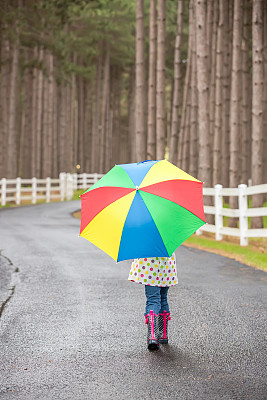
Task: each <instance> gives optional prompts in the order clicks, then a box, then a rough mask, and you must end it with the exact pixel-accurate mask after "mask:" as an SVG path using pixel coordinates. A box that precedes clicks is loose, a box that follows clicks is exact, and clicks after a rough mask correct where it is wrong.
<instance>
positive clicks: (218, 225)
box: [214, 184, 223, 240]
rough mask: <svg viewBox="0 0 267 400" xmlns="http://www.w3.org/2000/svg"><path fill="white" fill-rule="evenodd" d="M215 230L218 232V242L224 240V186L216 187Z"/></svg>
mask: <svg viewBox="0 0 267 400" xmlns="http://www.w3.org/2000/svg"><path fill="white" fill-rule="evenodd" d="M214 188H215V230H216V240H222V238H223V235H222V233H221V229H222V227H223V216H222V208H223V197H222V194H221V192H222V185H219V184H218V185H215V187H214Z"/></svg>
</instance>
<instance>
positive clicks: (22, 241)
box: [0, 201, 267, 400]
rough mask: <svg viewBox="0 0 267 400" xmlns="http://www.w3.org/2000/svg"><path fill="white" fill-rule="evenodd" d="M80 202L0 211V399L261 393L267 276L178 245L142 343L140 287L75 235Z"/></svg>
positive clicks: (257, 399)
mask: <svg viewBox="0 0 267 400" xmlns="http://www.w3.org/2000/svg"><path fill="white" fill-rule="evenodd" d="M78 208H79V202H78V201H74V202H65V203H53V204H47V205H46V204H43V205H37V206H28V207H21V208H16V209H3V210H0V251H1V256H0V282H1V283H0V301H1V302H2V304H3V306H2V308H1V318H0V324H1V326H0V341H1V348H0V399H1V400H2V399H3V400H4V399H8V400H11V399H16V400H17V399H18V400H19V399H24V400H39V399H40V400H50V399H51V400H52V399H53V400H54V399H56V400H57V399H59V400H61V399H62V400H63V399H64V400H67V399H71V400H72V399H73V400H79V399H86V400H87V399H100V400H102V399H103V400H105V399H182V400H189V399H196V400H199V399H204V400H209V399H210V400H216V399H220V400H221V399H223V400H228V399H229V400H230V399H242V400H243V399H253V400H261V399H262V400H263V399H266V398H267V392H266V390H267V388H266V343H267V342H266V313H265V308H264V307H265V304H264V302H265V301H266V278H265V277H266V275H265V274H264V273H263V272H262V271H258V270H255V269H253V268H251V267H247V266H245V265H242V264H240V263H237V262H235V261H233V260H230V259H227V258H224V257H221V256H217V255H214V254H209V253H207V252H202V251H199V250H195V249H190V248H186V247H182V246H181V247H180V248H179V249H178V251H177V252H176V256H177V263H178V270H179V280H180V284H179V286H176V287H174V288H171V289H170V291H169V293H170V296H169V298H170V305H171V311H172V321H171V322H170V328H169V336H170V344H169V346H161V350H160V351H159V352H157V353H149V352H148V351H147V350H146V343H145V340H146V326H145V324H144V317H143V312H144V303H145V298H144V288H143V286H142V285H137V284H135V283H132V282H128V281H127V277H128V272H129V265H130V263H129V262H122V263H119V264H117V265H116V264H115V262H114V261H113V260H112V259H111V258H109V257H108V256H106V255H105V254H104V253H103V252H101V251H100V250H98V249H97V248H96V247H94V246H93V245H91V244H90V243H89V242H87V241H86V240H85V239H82V238H79V237H78V233H79V221H78V220H76V219H74V218H72V216H71V213H72V212H73V211H74V210H76V209H78ZM8 287H9V288H10V289H9V290H7V288H8ZM1 302H0V304H1Z"/></svg>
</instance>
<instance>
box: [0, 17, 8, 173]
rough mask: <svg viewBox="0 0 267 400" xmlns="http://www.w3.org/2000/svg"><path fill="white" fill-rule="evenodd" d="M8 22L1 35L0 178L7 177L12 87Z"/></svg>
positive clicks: (4, 24)
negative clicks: (10, 94) (10, 89)
mask: <svg viewBox="0 0 267 400" xmlns="http://www.w3.org/2000/svg"><path fill="white" fill-rule="evenodd" d="M6 29H7V24H6V23H5V22H3V25H2V36H1V82H0V85H1V86H0V92H1V117H0V119H1V128H0V129H1V130H0V178H6V177H7V138H8V119H9V118H8V112H9V110H8V109H9V90H8V89H9V87H10V84H9V82H10V65H9V57H10V48H9V41H8V38H7V33H6Z"/></svg>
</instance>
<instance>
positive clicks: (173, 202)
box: [80, 160, 205, 261]
mask: <svg viewBox="0 0 267 400" xmlns="http://www.w3.org/2000/svg"><path fill="white" fill-rule="evenodd" d="M204 224H205V216H204V210H203V183H202V182H200V181H198V180H197V179H195V178H193V177H192V176H190V175H188V174H187V173H186V172H184V171H182V170H181V169H179V168H177V167H176V166H175V165H173V164H171V163H169V162H168V161H166V160H161V161H143V162H141V163H132V164H121V165H115V167H113V168H112V169H111V170H110V171H109V172H108V173H107V174H106V175H104V176H103V177H102V178H101V179H100V180H99V181H98V182H97V183H96V184H95V185H93V186H92V187H91V188H89V189H88V190H87V191H86V192H85V193H84V194H82V195H81V228H80V236H82V237H84V238H85V239H87V240H89V241H90V242H91V243H93V244H94V245H96V246H97V247H99V248H100V249H101V250H103V251H105V252H106V253H107V254H109V255H110V256H111V257H112V258H113V259H114V260H115V261H122V260H129V259H133V258H144V257H156V256H159V257H169V256H171V255H172V253H173V252H174V251H175V250H176V249H177V247H178V246H180V244H182V243H183V242H184V241H185V240H186V239H187V238H188V237H189V236H190V235H192V234H193V233H194V232H195V231H196V230H197V229H198V228H200V227H201V226H202V225H204Z"/></svg>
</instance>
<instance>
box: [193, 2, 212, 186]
mask: <svg viewBox="0 0 267 400" xmlns="http://www.w3.org/2000/svg"><path fill="white" fill-rule="evenodd" d="M196 38H197V41H196V45H197V47H196V53H197V87H198V129H199V163H198V170H199V176H198V178H199V179H201V180H202V181H204V183H205V186H206V187H209V186H210V184H211V170H210V143H209V139H210V137H209V117H208V109H207V105H208V104H209V89H208V88H209V87H208V84H209V82H208V65H207V54H208V53H207V44H206V16H205V1H204V0H198V1H197V2H196Z"/></svg>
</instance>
